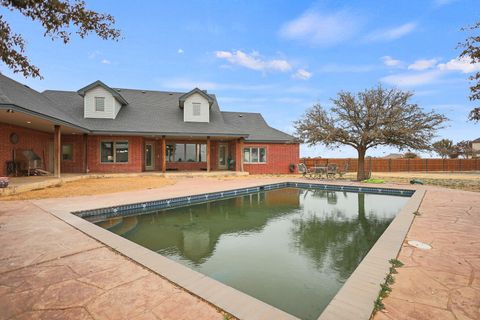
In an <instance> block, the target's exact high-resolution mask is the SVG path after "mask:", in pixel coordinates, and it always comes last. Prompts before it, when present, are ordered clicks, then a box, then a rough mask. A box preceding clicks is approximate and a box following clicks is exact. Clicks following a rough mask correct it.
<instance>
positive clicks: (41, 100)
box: [0, 74, 78, 127]
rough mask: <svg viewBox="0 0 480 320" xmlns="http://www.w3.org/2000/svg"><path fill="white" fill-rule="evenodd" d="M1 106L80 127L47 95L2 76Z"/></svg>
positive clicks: (0, 82)
mask: <svg viewBox="0 0 480 320" xmlns="http://www.w3.org/2000/svg"><path fill="white" fill-rule="evenodd" d="M0 105H4V106H15V107H17V108H19V109H21V110H22V111H25V112H28V113H30V114H33V115H38V116H43V117H45V118H53V119H56V120H59V121H60V122H63V123H67V124H70V125H72V126H75V127H76V126H78V124H77V123H76V120H75V119H74V118H72V117H71V116H70V115H69V114H68V113H66V112H64V111H63V110H62V109H61V108H59V106H57V104H56V103H55V102H53V101H52V100H50V99H49V98H48V97H46V96H45V95H43V94H41V93H40V92H37V91H35V90H33V89H32V88H30V87H28V86H26V85H24V84H21V83H20V82H17V81H15V80H13V79H10V78H9V77H6V76H4V75H2V74H0Z"/></svg>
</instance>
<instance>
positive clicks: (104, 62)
mask: <svg viewBox="0 0 480 320" xmlns="http://www.w3.org/2000/svg"><path fill="white" fill-rule="evenodd" d="M100 62H101V63H103V64H111V63H112V62H111V61H110V60H107V59H102V61H100Z"/></svg>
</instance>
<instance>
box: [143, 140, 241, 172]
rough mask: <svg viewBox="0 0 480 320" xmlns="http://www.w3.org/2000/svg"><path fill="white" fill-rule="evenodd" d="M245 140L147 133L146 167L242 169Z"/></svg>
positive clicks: (215, 169)
mask: <svg viewBox="0 0 480 320" xmlns="http://www.w3.org/2000/svg"><path fill="white" fill-rule="evenodd" d="M243 144H244V140H243V138H238V137H225V136H204V137H192V136H189V137H185V136H161V137H145V138H144V147H143V161H144V165H143V171H152V172H155V171H159V172H162V173H175V172H211V171H226V172H228V171H236V172H243V171H244V169H243V157H242V156H241V155H242V149H243Z"/></svg>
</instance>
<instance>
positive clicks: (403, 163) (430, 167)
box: [300, 158, 480, 172]
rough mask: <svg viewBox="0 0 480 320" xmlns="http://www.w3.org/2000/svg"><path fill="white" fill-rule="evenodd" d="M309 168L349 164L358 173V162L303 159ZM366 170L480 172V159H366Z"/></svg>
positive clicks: (346, 159) (340, 166)
mask: <svg viewBox="0 0 480 320" xmlns="http://www.w3.org/2000/svg"><path fill="white" fill-rule="evenodd" d="M300 161H301V162H302V163H304V164H305V165H306V166H307V167H308V168H311V167H315V166H325V165H328V164H329V163H335V164H336V165H337V166H338V168H339V170H341V171H343V170H344V168H345V165H347V164H348V171H349V172H356V171H357V168H358V160H357V159H353V158H352V159H350V158H302V159H300ZM365 170H367V171H370V170H371V171H373V172H409V171H423V172H430V171H450V172H455V171H480V158H475V159H377V158H367V159H365Z"/></svg>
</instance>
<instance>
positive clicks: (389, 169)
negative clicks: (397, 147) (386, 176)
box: [388, 159, 392, 172]
mask: <svg viewBox="0 0 480 320" xmlns="http://www.w3.org/2000/svg"><path fill="white" fill-rule="evenodd" d="M388 172H392V159H388Z"/></svg>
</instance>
